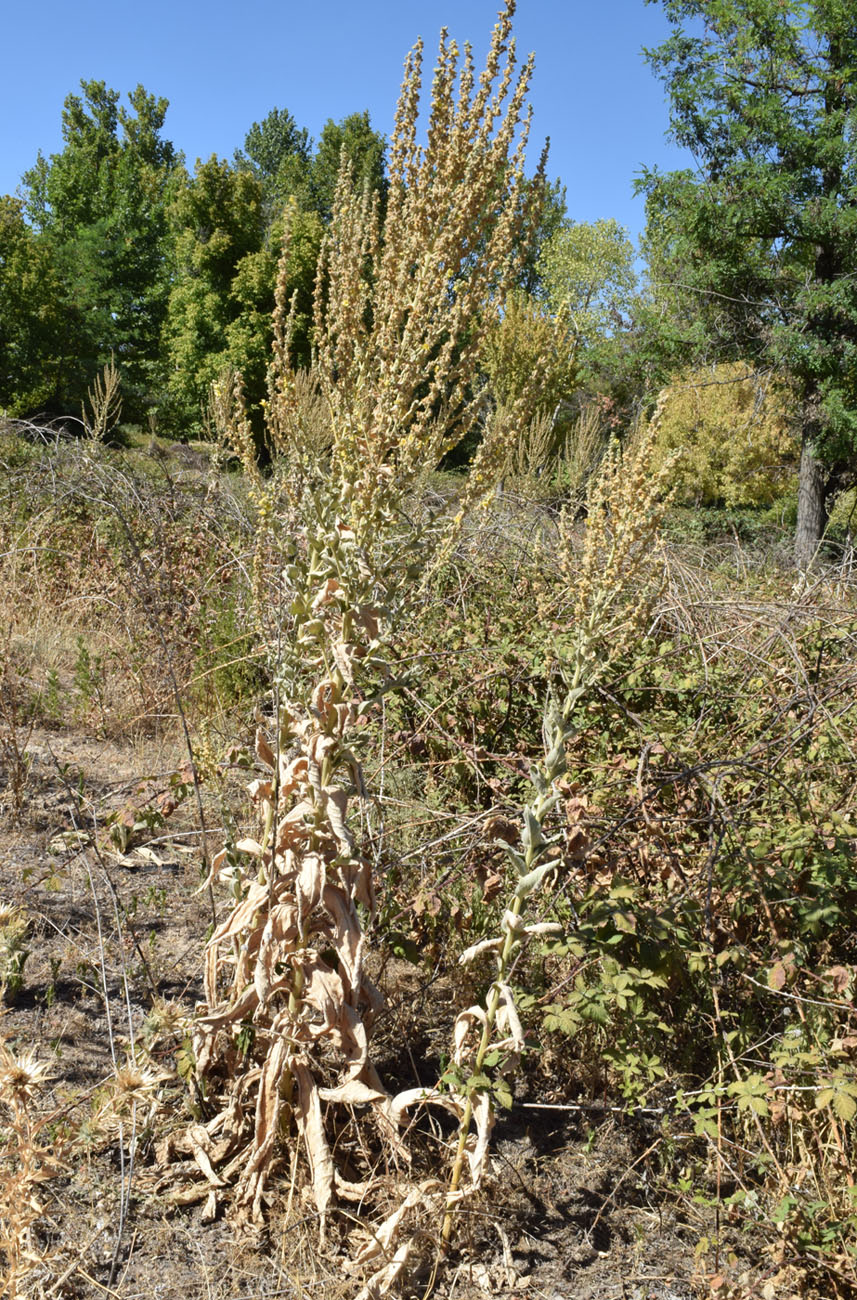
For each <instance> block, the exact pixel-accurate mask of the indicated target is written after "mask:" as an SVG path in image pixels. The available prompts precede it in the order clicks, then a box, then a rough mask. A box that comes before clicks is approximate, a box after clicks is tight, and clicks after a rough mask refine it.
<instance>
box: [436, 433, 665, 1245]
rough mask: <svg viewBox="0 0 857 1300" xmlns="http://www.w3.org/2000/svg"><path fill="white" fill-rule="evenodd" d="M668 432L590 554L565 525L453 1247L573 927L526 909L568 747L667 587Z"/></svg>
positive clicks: (614, 457) (615, 477)
mask: <svg viewBox="0 0 857 1300" xmlns="http://www.w3.org/2000/svg"><path fill="white" fill-rule="evenodd" d="M657 428H658V413H656V415H655V417H654V418H653V420H652V422H651V424H650V427H649V429H648V430H647V431H646V432H645V433H644V434H643V435H642V436H641V437H639V438H638V440H637V441H636V443H632V445H631V447H630V448H629V450H628V452H627V453H626V454H625V455H623V454H622V451H621V449H620V447H619V446H618V445H614V446H613V447H611V448H610V449H609V450H608V452H607V454H606V455H605V457H604V460H603V461H602V464H601V467H600V469H599V471H598V473H597V474H596V476H595V478H594V480H593V481H592V483H591V486H590V489H589V492H588V494H587V511H586V527H585V532H584V536H583V543H582V548H581V549H580V551H579V552H578V550H577V549H576V547H575V544H574V537H575V528H574V521H573V514H572V512H571V511H567V512H565V513H564V514H563V515H562V516H561V517H560V520H559V543H560V544H559V557H560V579H561V581H562V583H563V585H564V587H565V588H566V590H567V591H568V593H569V595H570V597H571V602H570V611H569V612H570V623H571V629H572V637H571V639H570V650H569V651H568V653H567V658H565V659H564V660H563V661H561V662H558V663H557V665H556V689H555V691H554V692H553V693H552V694H551V696H550V697H549V698H548V700H547V702H546V707H545V713H544V722H543V738H544V756H543V758H542V760H541V761H540V762H539V763H534V764H533V765H532V766H531V768H530V773H529V779H530V785H531V787H532V791H533V796H532V798H531V800H530V801H529V802H528V803H527V804H526V805H525V806H524V807H523V809H522V810H521V819H520V820H521V837H520V844H519V845H513V844H509V843H508V842H506V840H497V846H498V847H499V848H501V849H502V850H503V851H504V852H505V854H506V856H507V858H508V859H509V861H510V864H511V867H512V869H513V875H514V889H513V891H512V894H511V897H510V899H509V900H508V903H507V906H506V908H505V909H504V912H503V916H502V923H501V929H500V933H499V934H498V935H497V936H495V937H493V938H489V939H484V940H482V941H481V942H479V943H477V944H474V945H473V946H472V947H470V948H468V949H467V950H466V951H465V952H464V953H462V956H461V959H460V960H461V962H462V963H463V964H465V965H466V964H468V963H470V962H472V961H473V960H474V959H475V958H476V957H477V956H479V955H480V954H483V953H485V952H489V951H490V952H492V953H493V955H494V960H495V974H494V979H493V981H492V983H491V985H490V987H489V990H488V993H487V996H486V1000H485V1003H484V1005H478V1006H472V1007H469V1008H467V1009H466V1010H465V1011H463V1012H462V1013H461V1014H460V1015H459V1016H458V1017H457V1019H456V1022H455V1030H454V1049H453V1053H452V1068H451V1069H450V1070H449V1071H448V1072H447V1076H446V1082H447V1083H448V1085H449V1087H450V1089H451V1091H452V1093H453V1095H454V1096H455V1098H456V1100H457V1106H456V1109H457V1110H458V1111H459V1113H460V1123H459V1128H458V1139H457V1143H456V1149H455V1155H454V1158H453V1163H452V1172H451V1176H450V1180H449V1187H448V1191H447V1195H446V1203H445V1208H444V1214H443V1224H442V1229H441V1242H442V1245H443V1247H444V1248H446V1246H447V1245H448V1243H449V1241H450V1239H451V1237H452V1233H453V1227H454V1221H455V1214H456V1210H457V1207H458V1206H459V1205H460V1203H461V1201H462V1199H463V1196H464V1195H465V1194H466V1193H467V1192H468V1191H470V1192H472V1191H474V1190H476V1188H477V1187H478V1185H479V1183H480V1182H481V1180H482V1177H483V1174H484V1169H485V1154H486V1152H487V1149H488V1137H489V1134H490V1131H491V1127H492V1125H493V1122H494V1111H495V1103H496V1102H497V1101H498V1100H499V1101H500V1102H501V1103H503V1104H510V1103H511V1090H510V1084H509V1077H510V1075H511V1074H512V1073H513V1072H514V1069H515V1067H516V1065H517V1062H518V1060H519V1058H520V1054H521V1052H522V1051H523V1048H524V1035H523V1031H522V1027H521V1022H520V1019H519V1016H518V1013H517V1011H516V1008H515V998H514V993H513V990H512V987H511V985H510V982H509V978H510V972H511V970H512V967H513V965H514V964H515V962H516V961H517V959H518V958H519V957H520V955H521V951H522V948H523V947H524V945H525V944H526V943H527V941H528V940H529V939H530V938H532V937H533V936H539V935H541V936H544V935H545V934H550V933H557V932H559V931H560V930H561V927H560V926H558V925H555V924H552V923H550V922H547V923H545V922H539V921H536V922H533V923H527V921H526V920H525V913H526V910H527V907H528V905H529V904H530V903H531V901H532V900H533V899H534V898H535V896H536V895H537V894H538V893H539V892H540V891H542V890H543V889H544V888H545V887H549V885H550V883H551V882H557V881H558V880H559V879H560V877H561V874H562V846H561V842H562V832H560V831H557V832H556V833H552V830H551V815H552V813H553V812H554V810H555V809H556V807H557V805H558V804H559V803H560V801H561V800H562V799H563V797H564V794H565V793H566V792H567V786H566V787H565V790H564V789H563V779H564V778H565V776H566V772H567V767H568V758H567V751H568V747H569V746H570V745H571V743H572V742H573V741H574V739H575V738H576V736H577V735H578V732H579V727H580V715H581V706H582V704H583V703H584V701H585V700H586V698H587V697H588V696H589V695H590V694H591V691H592V689H593V687H595V686H596V685H597V683H598V682H599V681H600V680H602V679H603V677H604V676H605V674H606V673H608V672H609V669H610V666H611V664H613V663H615V662H616V661H617V660H618V659H619V658H621V656H622V655H623V654H624V653H625V652H626V651H627V650H628V649H629V647H630V646H631V645H632V644H633V642H634V640H635V639H636V638H637V637H638V636H639V635H640V633H641V629H642V628H643V626H644V624H645V619H646V615H647V614H648V613H649V611H650V609H651V606H652V602H653V599H654V597H655V596H656V594H657V591H658V588H659V583H658V580H657V572H658V568H657V546H656V542H657V538H658V532H659V526H660V521H661V519H662V517H663V513H664V510H665V509H666V505H667V502H668V499H669V492H668V484H669V477H670V474H671V470H672V466H671V465H670V464H663V463H662V464H661V467H660V469H659V470H657V472H655V471H654V469H653V454H654V446H655V439H656V437H657ZM547 614H548V611H547V610H546V611H545V615H546V621H547ZM465 1172H466V1173H467V1176H468V1183H467V1185H466V1187H464V1188H463V1187H462V1177H463V1175H464V1174H465Z"/></svg>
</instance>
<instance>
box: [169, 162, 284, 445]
mask: <svg viewBox="0 0 857 1300" xmlns="http://www.w3.org/2000/svg"><path fill="white" fill-rule="evenodd" d="M170 221H171V224H172V229H173V238H174V254H173V257H174V263H173V283H172V288H171V291H170V295H169V302H168V307H167V314H166V321H165V324H164V334H163V351H164V357H165V361H166V367H167V381H166V382H167V404H166V405H167V409H166V412H165V414H166V415H167V418H168V419H169V420H170V421H171V422H172V423H173V424H174V425H175V427H176V429H177V431H181V432H182V433H183V434H187V433H188V432H189V430H190V429H192V428H193V429H197V430H198V429H199V427H200V419H201V412H202V410H203V409H204V407H205V404H206V401H207V398H208V392H209V389H210V387H211V384H212V383H213V381H214V380H215V379H216V378H217V377H218V375H219V373H220V371H221V370H222V368H223V366H224V364H226V363H227V361H228V357H227V356H226V349H227V343H228V331H229V327H230V326H231V325H233V324H234V323H235V321H236V320H237V319H238V318H239V316H240V315H241V310H242V293H243V300H244V302H245V303H246V301H247V299H248V296H249V298H250V299H251V300H252V297H253V294H254V293H256V292H257V289H258V286H257V285H256V287H252V284H251V285H248V286H246V287H245V288H244V289H243V290H241V291H240V292H239V295H238V296H237V297H236V296H234V295H233V292H232V290H233V285H234V282H235V277H236V273H237V270H238V267H239V264H240V263H241V262H242V260H243V259H244V258H247V257H251V256H254V255H256V254H259V253H260V252H262V249H263V217H262V186H261V183H260V181H259V180H258V179H257V178H256V177H255V176H254V175H253V174H252V173H251V172H250V171H247V170H244V169H243V168H241V169H235V168H233V167H232V166H230V164H229V163H228V162H227V161H226V160H225V159H220V158H217V157H214V156H212V157H211V158H209V159H208V161H207V162H204V163H203V162H197V165H196V169H195V174H194V175H193V177H186V178H185V179H184V181H183V182H182V184H181V185H180V186H179V187H178V188H177V190H176V192H175V194H174V196H173V199H172V203H171V205H170ZM247 278H248V279H249V280H250V281H251V282H253V283H255V281H257V280H258V274H257V275H256V276H255V277H254V276H252V275H251V274H250V272H249V271H248V276H247ZM270 283H271V285H272V286H273V275H272V278H271V281H270Z"/></svg>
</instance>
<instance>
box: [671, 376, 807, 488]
mask: <svg viewBox="0 0 857 1300" xmlns="http://www.w3.org/2000/svg"><path fill="white" fill-rule="evenodd" d="M658 412H659V421H660V428H659V430H658V435H657V444H656V446H657V457H658V461H659V463H662V462H663V461H664V460H665V459H666V458H667V457H668V456H673V455H675V454H676V453H678V456H677V458H676V463H675V468H674V471H673V474H674V482H675V486H676V499H677V500H679V501H684V502H686V503H695V504H697V505H713V504H724V505H728V506H764V505H770V504H771V503H772V502H773V501H775V500H776V499H777V497H778V496H781V495H782V493H783V492H784V491H787V490H788V489H789V487H790V486H791V485H792V483H793V480H794V478H795V475H796V473H797V462H798V446H797V442H796V440H795V437H794V433H793V425H792V419H791V412H792V402H791V399H790V394H789V390H788V387H787V385H786V384H785V383H782V382H779V381H776V380H773V379H771V378H768V377H766V376H762V375H759V374H756V373H755V372H754V371H753V370H752V369H750V367H748V366H747V365H745V364H744V363H742V362H734V363H731V364H728V365H719V366H712V367H710V368H707V369H705V370H695V371H692V372H690V373H688V374H686V375H684V376H681V377H677V378H676V379H675V381H674V382H673V383H672V384H670V386H669V387H668V388H665V389H663V390H662V392H661V394H660V397H659V399H658Z"/></svg>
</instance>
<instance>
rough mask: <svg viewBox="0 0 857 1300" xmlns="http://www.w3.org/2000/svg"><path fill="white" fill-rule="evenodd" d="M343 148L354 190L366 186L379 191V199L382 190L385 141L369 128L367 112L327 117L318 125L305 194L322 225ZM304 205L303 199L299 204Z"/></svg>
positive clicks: (384, 185)
mask: <svg viewBox="0 0 857 1300" xmlns="http://www.w3.org/2000/svg"><path fill="white" fill-rule="evenodd" d="M343 150H344V151H345V152H346V153H347V154H348V157H349V158H350V159H351V167H352V173H353V176H354V188H355V189H356V190H357V191H358V193H359V192H360V191H361V190H363V189H364V188H365V187H367V186H368V188H369V189H370V190H371V191H374V192H377V193H378V194H380V196H381V198H382V201H383V198H384V195H385V194H386V188H387V182H386V179H385V173H384V155H385V151H386V142H385V140H384V137H383V136H382V135H381V134H379V132H378V131H375V130H373V128H372V124H371V122H370V120H369V114H368V113H366V112H363V113H351V114H350V115H349V116H348V117H344V118H343V119H342V121H341V122H334V121H333V119H332V118H329V119H328V121H327V122H325V124H324V127H323V128H322V132H321V138H320V139H319V142H318V149H317V150H316V152H315V155H314V156H313V159H312V164H311V167H310V177H309V196H308V203H309V205H311V206H312V207H313V208H314V209H315V211H316V212H317V213H318V214H319V216H320V217H321V219H322V220H323V221H324V223H325V225H326V224H327V223H328V222H329V221H330V214H331V212H332V210H333V196H334V194H335V193H336V182H337V179H338V177H339V164H340V160H341V158H342V153H343ZM306 205H307V204H306V202H304V203H303V204H302V206H306Z"/></svg>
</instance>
